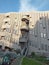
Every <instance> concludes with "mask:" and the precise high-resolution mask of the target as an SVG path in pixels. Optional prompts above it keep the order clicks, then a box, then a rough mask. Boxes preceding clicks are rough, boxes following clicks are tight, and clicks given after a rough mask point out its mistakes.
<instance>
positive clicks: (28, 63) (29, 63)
mask: <svg viewBox="0 0 49 65" xmlns="http://www.w3.org/2000/svg"><path fill="white" fill-rule="evenodd" d="M22 65H42V64H41V63H39V62H36V61H35V60H32V59H29V58H26V57H25V58H23V61H22Z"/></svg>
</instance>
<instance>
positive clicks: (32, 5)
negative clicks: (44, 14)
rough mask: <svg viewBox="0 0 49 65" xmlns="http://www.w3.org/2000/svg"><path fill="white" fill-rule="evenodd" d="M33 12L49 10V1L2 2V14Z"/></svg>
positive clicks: (21, 0)
mask: <svg viewBox="0 0 49 65" xmlns="http://www.w3.org/2000/svg"><path fill="white" fill-rule="evenodd" d="M32 10H37V11H47V10H49V0H0V13H4V12H24V11H32Z"/></svg>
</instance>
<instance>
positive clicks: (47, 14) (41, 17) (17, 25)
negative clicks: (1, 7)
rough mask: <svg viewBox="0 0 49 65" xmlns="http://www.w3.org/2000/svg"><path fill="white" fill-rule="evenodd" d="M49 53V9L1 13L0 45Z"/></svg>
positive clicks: (38, 52)
mask: <svg viewBox="0 0 49 65" xmlns="http://www.w3.org/2000/svg"><path fill="white" fill-rule="evenodd" d="M1 46H2V48H3V49H4V48H5V47H10V48H14V49H15V50H16V49H21V50H22V52H21V53H23V54H24V51H26V50H27V51H26V53H27V52H28V54H29V55H30V54H31V52H36V54H43V55H49V11H43V12H39V11H32V12H21V13H20V12H9V13H2V14H0V47H1Z"/></svg>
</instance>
